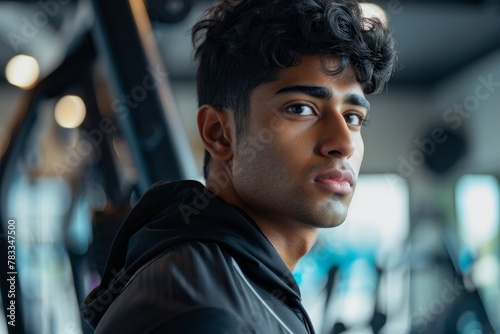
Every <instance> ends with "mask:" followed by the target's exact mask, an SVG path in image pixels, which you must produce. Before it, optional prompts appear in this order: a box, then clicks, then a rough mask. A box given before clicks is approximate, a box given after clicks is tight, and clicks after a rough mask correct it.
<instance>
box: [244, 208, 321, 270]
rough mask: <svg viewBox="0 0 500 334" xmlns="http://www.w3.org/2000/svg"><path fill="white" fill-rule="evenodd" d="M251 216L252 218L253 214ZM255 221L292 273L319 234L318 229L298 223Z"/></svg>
mask: <svg viewBox="0 0 500 334" xmlns="http://www.w3.org/2000/svg"><path fill="white" fill-rule="evenodd" d="M250 216H252V215H251V213H250ZM252 218H254V217H252ZM254 220H255V222H256V224H257V225H258V226H259V227H260V229H261V230H262V232H263V233H264V235H265V236H266V237H267V239H268V240H269V242H271V244H272V245H273V246H274V248H275V249H276V251H277V252H278V254H279V255H280V257H281V258H282V259H283V261H284V262H285V264H286V266H287V267H288V269H289V270H290V272H292V271H293V270H294V269H295V266H296V265H297V262H299V260H300V259H301V258H302V257H303V256H304V255H306V254H307V253H308V252H309V250H310V249H311V247H312V246H313V244H314V242H315V240H316V236H317V234H318V230H317V228H314V227H309V226H304V225H299V224H297V223H296V224H287V223H286V222H283V221H280V222H278V224H280V225H278V224H271V223H268V222H265V221H263V220H261V219H258V218H257V219H255V218H254Z"/></svg>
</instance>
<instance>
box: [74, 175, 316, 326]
mask: <svg viewBox="0 0 500 334" xmlns="http://www.w3.org/2000/svg"><path fill="white" fill-rule="evenodd" d="M82 315H83V316H84V318H85V319H87V321H88V322H89V323H90V324H91V325H92V327H96V331H95V333H193V334H194V333H197V334H198V333H207V334H208V333H210V334H214V333H215V334H217V333H220V334H223V333H242V334H245V333H265V334H270V333H313V332H314V331H313V328H312V325H311V322H310V320H309V318H308V316H307V314H306V312H305V310H304V309H303V307H302V305H301V302H300V292H299V289H298V286H297V284H296V282H295V280H294V278H293V276H292V275H291V273H290V271H289V270H288V268H287V267H286V265H285V263H284V262H283V261H282V259H281V258H280V256H279V255H278V253H277V252H276V250H275V249H274V247H273V246H272V245H271V243H270V242H269V241H268V240H267V238H266V237H265V236H264V234H263V233H262V232H261V231H260V229H259V228H258V227H257V225H256V224H255V223H254V222H253V221H252V219H251V218H250V217H249V216H248V215H246V214H245V213H244V212H243V211H242V210H240V209H239V208H237V207H235V206H232V205H229V204H228V203H226V202H225V201H224V200H222V199H221V198H220V197H218V196H216V195H215V194H213V193H212V192H209V191H208V190H206V189H205V187H204V186H203V185H202V184H200V183H199V182H196V181H180V182H173V183H158V184H156V185H155V186H153V187H152V188H151V189H150V190H149V191H148V192H147V193H146V194H145V195H144V196H143V198H142V199H141V200H140V201H139V203H138V204H137V205H136V207H135V208H134V209H133V210H132V211H131V213H130V214H129V216H128V217H127V218H126V219H125V221H124V223H123V225H122V226H121V228H120V230H119V232H118V235H117V237H116V239H115V242H114V244H113V248H112V251H111V254H110V257H109V259H108V263H107V266H106V270H105V273H104V276H103V279H102V283H101V285H100V286H99V287H97V288H96V289H95V290H94V291H92V293H91V294H90V295H89V296H88V297H87V299H86V301H85V303H84V305H83V307H82Z"/></svg>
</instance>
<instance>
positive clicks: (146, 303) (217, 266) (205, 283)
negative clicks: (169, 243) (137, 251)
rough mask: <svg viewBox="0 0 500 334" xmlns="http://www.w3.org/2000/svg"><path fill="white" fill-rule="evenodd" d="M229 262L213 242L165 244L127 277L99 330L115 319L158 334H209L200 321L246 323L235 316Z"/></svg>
mask: <svg viewBox="0 0 500 334" xmlns="http://www.w3.org/2000/svg"><path fill="white" fill-rule="evenodd" d="M231 261H232V260H231V256H230V255H229V254H227V253H226V252H225V251H224V250H223V249H222V248H221V247H220V246H219V245H218V244H217V243H215V242H213V241H211V242H203V241H189V242H182V243H179V244H177V245H175V246H174V247H171V248H169V250H168V251H165V252H163V253H161V254H159V255H158V256H156V257H155V258H153V259H152V260H151V261H149V262H148V263H146V264H145V265H144V266H143V267H142V268H141V269H140V270H139V271H138V272H136V274H135V275H133V277H132V278H131V279H130V281H129V282H128V284H127V285H126V287H125V288H124V289H123V291H122V292H121V294H120V295H119V296H118V297H117V299H116V300H115V301H114V302H113V303H112V304H111V305H110V307H109V309H108V311H107V312H106V314H105V316H104V318H103V319H102V321H101V324H100V328H101V329H103V328H108V327H109V326H110V324H113V325H116V324H117V323H119V321H118V320H117V319H137V320H134V321H132V322H133V323H134V324H133V325H132V324H130V326H132V327H133V328H134V329H137V328H142V329H144V328H145V327H142V326H146V327H148V326H150V325H146V324H155V326H156V327H155V330H153V331H151V332H158V333H160V332H162V330H163V331H164V332H165V331H166V330H167V329H168V332H172V330H174V329H176V328H184V327H186V326H187V327H186V328H191V329H192V331H187V332H186V331H182V332H186V333H196V332H199V333H209V332H206V331H205V332H203V331H199V329H200V328H199V326H200V325H201V324H202V323H208V324H210V323H214V324H219V325H221V326H222V325H224V326H226V327H227V328H228V329H231V328H232V329H234V328H236V327H237V326H246V325H245V323H244V322H242V321H241V319H239V316H237V315H236V314H238V312H236V311H237V310H236V309H237V308H238V307H237V304H239V302H240V301H239V299H240V298H241V296H240V295H239V294H240V293H239V292H238V284H237V283H236V277H235V275H234V267H233V266H232V263H231ZM235 312H236V313H235ZM139 319H140V320H139ZM224 326H222V327H221V328H226V327H224ZM235 326H236V327H235ZM142 329H141V330H142ZM146 332H147V331H146ZM229 332H231V331H229ZM247 332H248V331H247ZM210 333H212V332H210ZM213 333H219V332H217V331H216V332H213ZM220 333H223V332H220ZM249 333H250V332H249Z"/></svg>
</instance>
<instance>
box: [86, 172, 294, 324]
mask: <svg viewBox="0 0 500 334" xmlns="http://www.w3.org/2000/svg"><path fill="white" fill-rule="evenodd" d="M195 240H196V241H208V242H211V241H213V242H217V244H219V245H220V247H221V248H223V249H226V250H227V251H228V253H229V254H231V256H233V257H234V259H235V260H236V262H237V263H238V265H239V266H240V268H241V269H242V271H243V272H244V273H245V275H247V276H248V277H249V278H251V279H252V280H253V281H256V282H259V284H261V285H262V286H263V287H265V288H266V290H268V291H280V292H281V293H283V294H284V295H286V296H287V297H290V298H291V300H295V301H300V291H299V288H298V286H297V283H296V282H295V279H294V278H293V276H292V274H291V273H290V271H289V269H288V267H287V266H286V265H285V263H284V262H283V260H282V259H281V257H280V256H279V255H278V253H277V251H276V250H275V248H274V247H273V246H272V245H271V243H270V242H269V241H268V239H267V238H266V237H265V236H264V234H263V233H262V232H261V230H260V229H259V228H258V227H257V225H256V224H255V222H254V221H253V220H252V219H251V218H250V217H249V216H248V215H247V214H246V213H245V212H244V211H243V210H241V209H240V208H238V207H236V206H233V205H230V204H228V203H227V202H225V201H224V200H223V199H222V198H220V197H218V196H217V195H216V194H214V193H212V192H210V191H208V190H207V189H206V188H205V187H204V186H203V185H202V184H201V183H199V182H197V181H179V182H171V183H168V182H160V183H157V184H155V185H154V186H153V187H151V188H150V189H149V190H148V191H147V192H146V194H144V196H143V197H142V198H141V199H140V200H139V202H138V203H137V205H136V206H135V207H134V208H133V209H132V210H131V212H130V213H129V215H128V216H127V218H126V219H125V221H124V222H123V224H122V225H121V227H120V229H119V230H118V232H117V235H116V237H115V240H114V241H113V246H112V248H111V251H110V255H109V258H108V262H107V264H106V269H105V271H104V274H103V277H102V280H101V284H100V285H99V286H98V287H97V288H95V289H94V290H93V291H92V292H91V293H90V294H89V296H88V297H87V298H86V300H85V301H84V304H83V306H82V315H83V317H84V318H85V319H86V320H87V321H88V322H89V323H90V324H91V325H92V327H96V326H97V324H98V323H99V321H100V319H101V318H102V316H103V315H104V313H105V312H106V310H107V308H108V307H109V305H110V304H111V302H112V301H113V300H114V298H116V296H118V295H119V294H120V293H121V291H122V290H123V288H124V287H125V286H126V284H127V282H128V281H129V280H130V278H131V277H132V276H133V275H134V273H135V272H136V271H137V270H138V269H139V268H141V267H142V266H144V265H145V264H146V263H148V262H149V261H151V260H152V259H154V258H156V256H158V255H160V254H162V253H163V252H165V251H168V250H169V249H171V248H172V247H174V246H175V245H178V244H180V243H183V242H188V241H195ZM287 299H288V298H287Z"/></svg>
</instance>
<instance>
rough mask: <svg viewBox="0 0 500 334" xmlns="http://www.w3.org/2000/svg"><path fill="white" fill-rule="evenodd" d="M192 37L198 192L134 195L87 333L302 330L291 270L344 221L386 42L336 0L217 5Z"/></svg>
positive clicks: (390, 50)
mask: <svg viewBox="0 0 500 334" xmlns="http://www.w3.org/2000/svg"><path fill="white" fill-rule="evenodd" d="M193 40H194V42H195V47H196V58H197V60H198V61H199V70H198V79H197V80H198V81H197V85H198V96H199V105H200V108H199V112H198V119H197V121H198V127H199V132H200V136H201V139H202V141H203V143H204V145H205V147H206V156H205V167H204V172H205V177H206V187H204V186H203V185H201V184H200V183H198V182H194V181H181V182H172V183H161V184H157V185H155V186H154V187H153V188H152V189H151V190H150V191H149V192H148V193H146V194H145V196H144V197H143V198H142V199H141V201H140V202H139V203H138V204H137V206H136V207H135V208H134V210H132V212H131V213H130V215H129V216H128V218H127V219H126V220H125V222H124V224H123V225H122V228H121V229H120V231H119V233H118V236H117V238H116V240H117V241H116V242H115V244H114V246H113V250H112V252H111V255H110V259H109V261H108V265H107V269H106V273H105V274H104V277H103V280H102V283H101V285H100V287H98V288H97V289H96V290H94V292H93V293H92V294H91V295H90V296H89V297H88V298H87V301H86V303H85V306H84V310H83V314H84V316H85V317H86V318H87V319H88V320H89V322H90V323H91V324H92V325H93V326H97V329H96V333H210V334H213V333H221V334H222V333H266V334H268V333H313V332H314V330H313V328H312V326H311V323H310V321H309V319H308V316H307V313H306V311H305V310H304V309H303V307H302V305H301V302H300V292H299V289H298V287H297V284H296V282H295V281H294V279H293V276H292V274H291V272H292V271H293V269H294V267H295V265H296V263H297V262H298V261H299V259H300V258H301V257H302V256H304V255H305V254H306V253H307V252H308V251H309V249H310V248H311V247H312V245H313V243H314V240H315V237H316V234H317V230H318V228H321V227H333V226H337V225H339V224H341V223H342V222H343V221H344V219H345V216H346V214H347V209H348V206H349V203H350V201H351V197H352V195H353V191H354V188H355V186H356V179H357V177H358V172H359V169H360V165H361V161H362V158H363V140H362V138H361V128H362V126H363V124H364V123H365V122H366V119H367V114H368V111H369V108H370V105H369V103H368V101H367V100H366V98H365V94H370V93H374V92H378V91H380V90H381V89H382V88H383V86H384V84H385V83H386V82H387V80H388V79H389V77H390V75H391V74H392V72H393V67H394V63H395V52H394V43H393V40H392V37H391V36H390V34H389V33H388V31H387V29H386V28H384V27H383V25H382V24H381V23H380V22H379V21H378V20H376V19H367V18H362V16H361V14H360V9H359V7H358V5H357V4H356V3H354V2H351V1H347V0H340V1H333V0H293V1H291V0H277V1H268V0H243V1H235V0H225V1H223V2H221V3H219V4H217V5H215V6H214V7H212V8H211V9H210V10H209V11H208V12H207V13H206V16H205V17H204V18H203V19H202V20H201V21H200V22H199V23H197V25H196V26H195V27H194V29H193Z"/></svg>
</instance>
